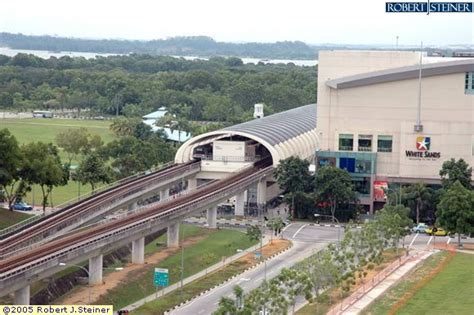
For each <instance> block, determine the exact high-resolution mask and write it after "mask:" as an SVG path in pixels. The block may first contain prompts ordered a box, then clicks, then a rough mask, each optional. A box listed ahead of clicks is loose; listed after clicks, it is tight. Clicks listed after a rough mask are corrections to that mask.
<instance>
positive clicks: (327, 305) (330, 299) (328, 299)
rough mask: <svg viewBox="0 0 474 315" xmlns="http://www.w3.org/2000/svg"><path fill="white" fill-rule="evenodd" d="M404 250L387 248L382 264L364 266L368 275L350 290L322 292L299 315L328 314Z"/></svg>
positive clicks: (335, 289) (358, 280)
mask: <svg viewBox="0 0 474 315" xmlns="http://www.w3.org/2000/svg"><path fill="white" fill-rule="evenodd" d="M402 254H403V252H402V251H399V253H398V254H397V253H396V251H395V250H394V249H390V250H387V251H385V252H384V253H383V261H382V263H381V264H380V265H375V266H373V268H372V267H370V268H369V267H368V266H366V267H364V271H365V272H366V273H367V275H366V277H365V278H363V279H361V278H358V279H357V280H356V282H355V284H354V285H353V286H352V287H351V289H350V291H349V292H342V290H341V289H340V288H333V289H329V290H328V291H327V292H325V293H322V294H321V295H320V296H319V298H318V299H317V300H316V301H314V303H311V304H307V305H306V306H304V307H303V308H301V309H300V310H299V311H297V312H296V314H298V315H323V314H326V313H327V312H328V311H329V310H330V309H331V308H333V307H334V306H335V305H337V304H338V303H340V302H341V301H342V300H343V299H345V298H346V297H348V296H350V295H351V294H352V293H353V292H355V291H357V290H358V289H359V288H361V287H362V286H363V285H364V284H368V283H370V282H371V281H372V279H373V278H374V277H376V276H377V275H378V274H379V273H380V272H382V271H383V270H384V269H385V268H387V267H388V266H389V265H390V264H392V263H393V262H394V261H396V260H397V259H398V258H399V257H400V255H402Z"/></svg>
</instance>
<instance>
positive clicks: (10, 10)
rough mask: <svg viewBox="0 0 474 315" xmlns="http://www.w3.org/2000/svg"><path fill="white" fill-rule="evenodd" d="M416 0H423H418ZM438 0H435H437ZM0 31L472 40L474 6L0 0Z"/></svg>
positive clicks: (319, 0) (363, 0) (363, 1)
mask: <svg viewBox="0 0 474 315" xmlns="http://www.w3.org/2000/svg"><path fill="white" fill-rule="evenodd" d="M389 1H394V0H389ZM418 1H422V0H418ZM438 1H439V0H438ZM0 3H1V6H0V31H5V32H13V33H23V34H32V35H42V34H48V35H58V36H70V37H86V38H125V39H156V38H165V37H170V36H184V35H186V36H187V35H207V36H211V37H213V38H214V39H216V40H218V41H232V42H250V41H258V42H274V41H281V40H301V41H304V42H307V43H349V44H393V43H395V37H396V36H397V35H398V36H399V43H400V45H417V44H418V43H419V42H420V41H422V40H423V41H424V43H426V44H428V45H444V44H473V42H474V38H473V37H474V35H473V34H474V14H470V13H432V14H430V15H425V14H414V13H411V14H397V13H395V14H394V13H391V14H388V13H385V12H384V11H385V0H292V1H289V0H285V1H283V0H272V1H267V0H253V1H252V0H238V1H237V0H220V1H218V0H213V1H211V0H128V1H124V0H58V1H56V0H1V1H0Z"/></svg>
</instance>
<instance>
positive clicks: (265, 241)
mask: <svg viewBox="0 0 474 315" xmlns="http://www.w3.org/2000/svg"><path fill="white" fill-rule="evenodd" d="M269 241H270V237H268V236H265V237H264V238H263V245H266V244H268V243H269ZM258 248H260V244H257V245H255V246H252V247H251V248H248V249H246V250H244V251H242V252H240V253H237V254H235V255H234V256H231V257H228V258H226V259H225V260H224V261H221V262H219V263H217V264H215V265H212V266H211V267H209V268H207V269H205V270H202V271H201V272H198V273H196V274H194V275H192V276H190V277H188V278H186V279H184V280H183V285H186V284H188V283H190V282H192V281H194V280H196V279H199V278H201V277H204V276H205V275H206V274H208V273H211V272H213V271H215V270H217V269H219V268H222V267H224V266H226V265H228V264H230V263H231V262H233V261H236V260H237V259H239V258H241V257H243V256H245V255H246V254H248V253H250V252H252V251H255V250H257V249H258ZM179 288H180V282H177V283H175V284H172V285H170V286H168V287H166V288H164V289H162V290H159V291H157V292H156V293H154V294H151V295H149V296H147V297H145V298H143V299H141V300H139V301H136V302H135V303H132V304H130V305H128V306H125V307H123V308H122V309H124V310H128V311H133V310H135V309H137V308H139V307H140V306H142V305H143V304H145V303H148V302H152V301H154V300H156V299H158V298H160V297H162V296H163V295H165V294H168V293H170V292H172V291H174V290H176V289H179ZM116 314H117V312H116Z"/></svg>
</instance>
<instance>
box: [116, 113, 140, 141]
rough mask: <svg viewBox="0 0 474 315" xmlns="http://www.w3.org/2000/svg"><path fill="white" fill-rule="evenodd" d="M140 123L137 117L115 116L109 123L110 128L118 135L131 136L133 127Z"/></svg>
mask: <svg viewBox="0 0 474 315" xmlns="http://www.w3.org/2000/svg"><path fill="white" fill-rule="evenodd" d="M140 123H141V120H140V119H139V118H125V117H119V118H115V119H114V120H113V121H112V124H110V127H109V128H110V130H111V131H112V132H113V133H114V134H115V135H117V136H118V137H124V136H133V133H134V131H135V128H136V127H137V125H138V124H140Z"/></svg>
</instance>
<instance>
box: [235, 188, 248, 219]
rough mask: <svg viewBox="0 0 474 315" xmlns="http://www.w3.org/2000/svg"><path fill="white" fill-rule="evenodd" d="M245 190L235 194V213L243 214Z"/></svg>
mask: <svg viewBox="0 0 474 315" xmlns="http://www.w3.org/2000/svg"><path fill="white" fill-rule="evenodd" d="M246 192H247V191H243V192H241V193H240V194H237V195H235V215H240V216H243V215H244V205H245V200H246V199H245V196H246V195H247V194H246Z"/></svg>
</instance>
